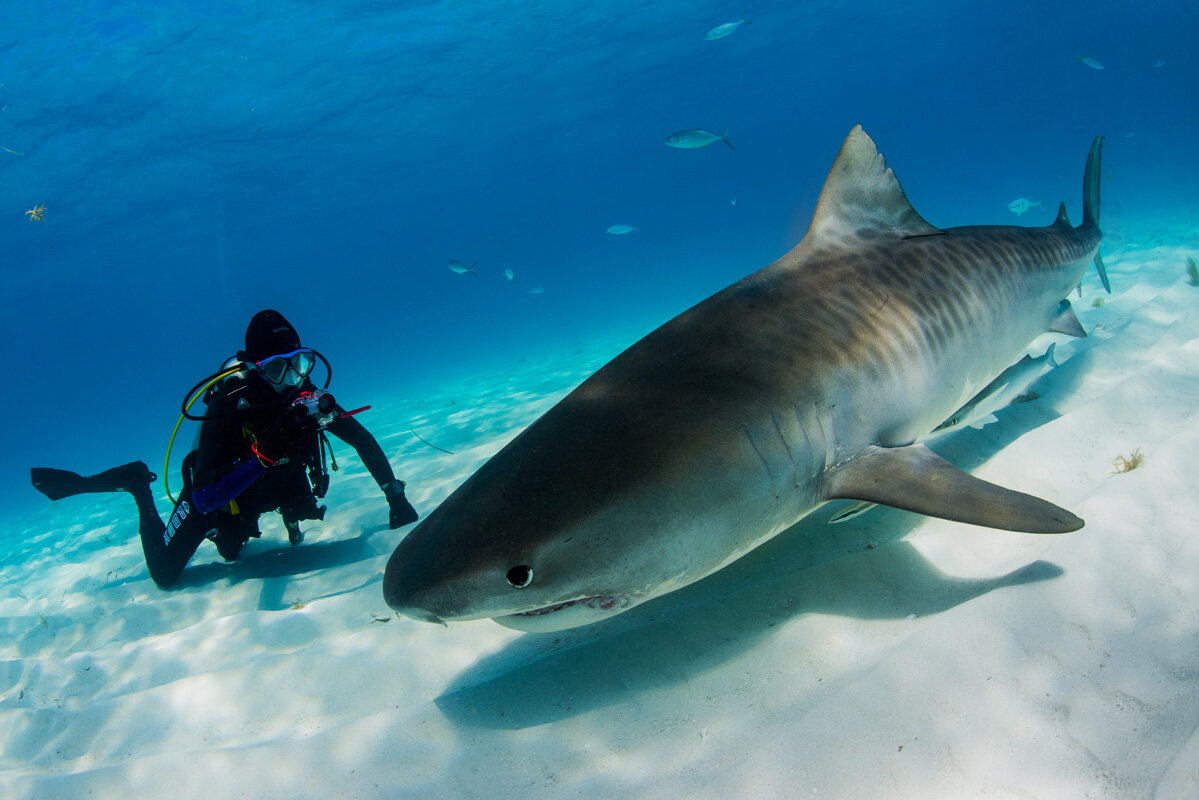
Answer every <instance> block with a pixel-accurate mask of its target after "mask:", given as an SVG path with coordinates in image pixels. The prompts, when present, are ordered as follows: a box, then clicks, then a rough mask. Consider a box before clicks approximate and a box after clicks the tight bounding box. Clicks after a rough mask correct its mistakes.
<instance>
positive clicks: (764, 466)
mask: <svg viewBox="0 0 1199 800" xmlns="http://www.w3.org/2000/svg"><path fill="white" fill-rule="evenodd" d="M741 429H742V430H743V431H745V438H746V439H747V440H748V441H749V446H750V447H752V448H753V449H754V452H755V453H757V454H758V460H759V461H761V462H762V469H764V470H766V478H767V479H768V480H769V481H770V491H771V493H772V494H775V495H777V494H778V492H777V491H776V490H775V488H774V474H773V473H772V472H771V471H770V462H768V461H767V460H766V456H764V455H762V451H761V450H760V449H759V448H758V444H757V442H755V441H754V437H753V434H752V433H750V432H749V426H748V425H742V426H741Z"/></svg>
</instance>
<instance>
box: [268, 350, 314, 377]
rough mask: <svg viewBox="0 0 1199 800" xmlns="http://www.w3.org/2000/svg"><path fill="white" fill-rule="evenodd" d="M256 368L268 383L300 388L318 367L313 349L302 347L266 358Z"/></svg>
mask: <svg viewBox="0 0 1199 800" xmlns="http://www.w3.org/2000/svg"><path fill="white" fill-rule="evenodd" d="M254 366H256V367H258V371H259V372H260V373H261V374H262V377H264V378H266V380H267V382H268V383H271V384H273V385H275V386H299V385H300V384H301V383H303V382H304V379H305V378H307V377H308V375H309V373H311V372H312V368H313V367H315V366H316V354H315V353H314V352H313V350H312V348H311V347H301V348H300V349H299V350H292V351H291V352H290V353H281V354H279V355H277V356H271V357H270V358H264V359H262V360H261V361H259V362H258V363H257V364H255V365H254Z"/></svg>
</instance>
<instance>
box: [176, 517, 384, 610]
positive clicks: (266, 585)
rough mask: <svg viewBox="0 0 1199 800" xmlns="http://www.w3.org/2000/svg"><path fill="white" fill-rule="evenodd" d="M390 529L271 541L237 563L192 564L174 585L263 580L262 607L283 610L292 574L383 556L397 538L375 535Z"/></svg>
mask: <svg viewBox="0 0 1199 800" xmlns="http://www.w3.org/2000/svg"><path fill="white" fill-rule="evenodd" d="M387 530H388V528H387V526H386V525H379V526H376V527H373V528H368V529H366V530H363V531H362V532H361V533H360V534H359V535H357V536H355V537H353V538H352V539H337V540H334V541H326V542H314V543H304V544H300V545H298V546H296V547H291V546H289V545H287V544H286V543H280V544H278V545H275V544H274V543H268V544H267V545H266V546H265V549H263V550H257V549H255V550H254V551H251V552H248V553H244V554H243V555H242V557H241V558H239V559H238V560H237V561H236V562H233V563H229V564H223V563H219V562H209V563H207V564H198V565H195V566H190V567H188V568H187V569H185V570H184V571H183V575H182V576H181V578H180V579H179V582H178V583H176V584H175V585H174V586H172V587H171V588H172V589H188V588H201V587H205V586H208V585H210V584H213V583H216V582H217V581H221V580H232V581H235V582H241V581H247V580H261V581H262V582H263V588H262V594H261V597H260V599H259V604H258V607H259V610H263V611H277V610H281V609H283V608H286V607H288V606H289V605H290V603H289V602H288V601H286V600H284V594H285V593H286V592H287V590H288V586H289V582H288V579H289V578H298V577H302V576H304V575H307V574H309V573H314V572H320V571H323V570H327V569H331V568H334V567H343V566H348V565H351V564H356V563H358V562H360V561H365V560H367V559H371V558H376V557H381V556H383V555H385V554H386V553H388V552H390V550H391V548H392V547H393V546H394V544H395V542H394V541H384V542H381V543H375V542H373V541H372V538H373V537H374V535H375V534H376V533H380V532H384V531H387ZM378 580H379V578H378V577H375V578H372V579H371V581H369V582H377V581H378ZM358 588H359V587H358V586H354V587H350V588H347V589H345V590H344V591H338V592H335V594H344V593H345V592H349V591H354V590H355V589H358ZM310 599H311V598H310Z"/></svg>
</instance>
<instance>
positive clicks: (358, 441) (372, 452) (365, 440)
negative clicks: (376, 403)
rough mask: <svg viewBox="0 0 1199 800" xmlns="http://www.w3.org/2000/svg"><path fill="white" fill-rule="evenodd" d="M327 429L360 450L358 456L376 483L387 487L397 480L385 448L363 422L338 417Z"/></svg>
mask: <svg viewBox="0 0 1199 800" xmlns="http://www.w3.org/2000/svg"><path fill="white" fill-rule="evenodd" d="M338 410H339V411H340V409H338ZM326 430H327V431H329V433H331V434H333V435H334V436H336V437H337V438H338V439H341V440H342V441H343V442H345V443H346V444H348V445H349V446H350V447H352V448H354V450H356V451H357V452H358V457H359V458H361V459H362V463H363V464H365V465H366V469H367V471H368V472H370V474H371V477H372V478H374V479H375V483H377V484H379V488H381V489H382V488H385V487H386V486H387V485H388V484H390V483H392V482H393V481H395V479H396V476H395V473H394V472H392V469H391V463H390V462H389V461H388V460H387V456H386V455H384V454H383V448H382V447H380V446H379V443H378V442H377V441H375V437H374V436H371V432H370V431H368V430H367V429H366V428H365V427H363V425H362V423H361V422H359V421H358V420H356V419H354V418H353V417H338V418H337V419H335V420H333V421H332V422H330V423H329V425H328V427H327V428H326Z"/></svg>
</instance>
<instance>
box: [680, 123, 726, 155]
mask: <svg viewBox="0 0 1199 800" xmlns="http://www.w3.org/2000/svg"><path fill="white" fill-rule="evenodd" d="M728 137H729V132H728V130H726V131H725V132H724V133H721V134H716V133H711V132H709V131H705V130H704V129H703V128H688V129H687V130H685V131H675V132H674V133H672V134H670V135H669V136H667V137H666V144H667V145H669V146H670V147H677V148H679V149H680V150H694V149H696V148H699V147H707V146H708V145H710V144H712V142H724V143H725V144H727V145H728V146H729V149H730V150H732V149H734V148H733V143H732V142H730V141H729V138H728Z"/></svg>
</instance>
